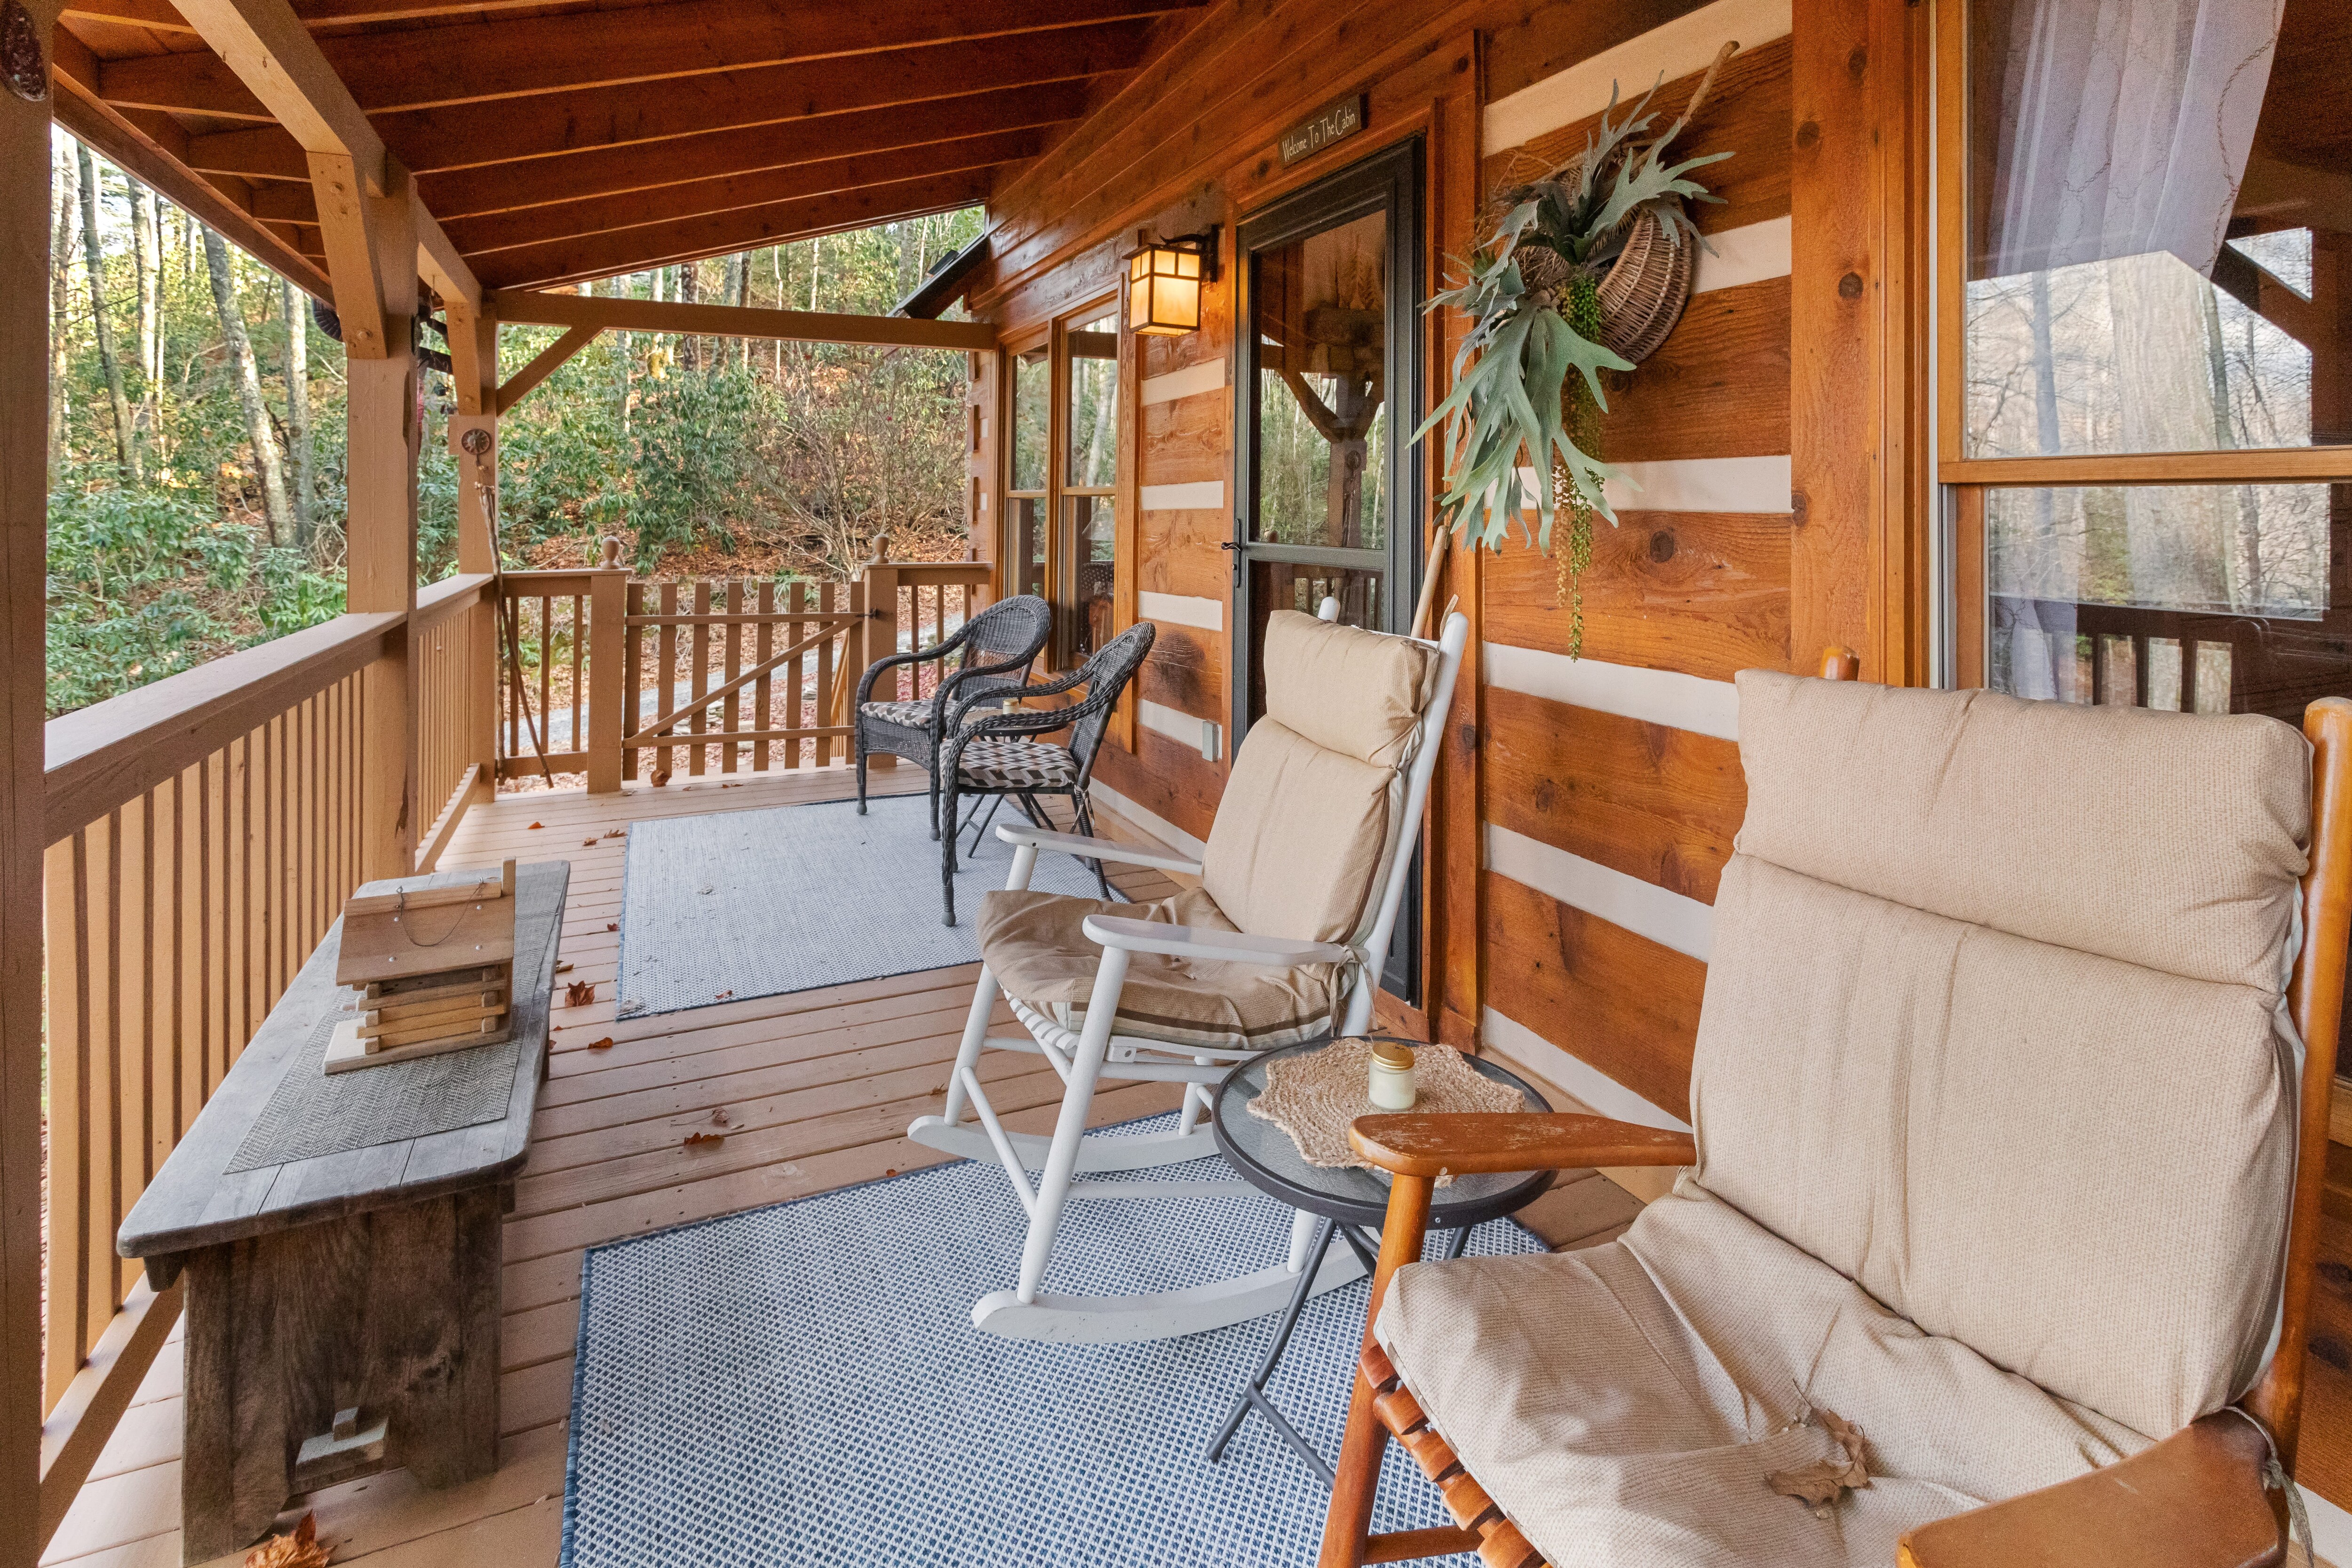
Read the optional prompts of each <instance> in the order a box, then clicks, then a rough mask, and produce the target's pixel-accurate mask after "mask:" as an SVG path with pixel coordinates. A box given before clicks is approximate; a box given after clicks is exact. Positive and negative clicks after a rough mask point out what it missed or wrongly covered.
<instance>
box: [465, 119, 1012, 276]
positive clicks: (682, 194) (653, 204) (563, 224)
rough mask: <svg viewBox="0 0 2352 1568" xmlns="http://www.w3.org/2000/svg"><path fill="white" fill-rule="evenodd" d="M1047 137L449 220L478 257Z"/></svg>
mask: <svg viewBox="0 0 2352 1568" xmlns="http://www.w3.org/2000/svg"><path fill="white" fill-rule="evenodd" d="M1040 142H1041V137H1040V135H1039V133H1038V132H1034V131H1004V132H998V133H996V134H995V135H993V136H972V137H967V138H965V139H964V140H962V141H958V142H930V143H929V144H927V145H925V146H921V147H902V148H900V149H898V151H897V152H895V153H869V154H866V155H864V156H860V157H856V158H833V159H828V160H827V161H825V162H824V163H801V164H796V165H794V166H793V167H792V168H788V169H770V170H767V171H764V172H763V173H761V174H740V175H733V176H730V177H729V178H726V179H719V180H698V181H696V182H694V183H693V184H681V185H664V186H662V187H661V188H659V189H658V190H651V191H632V192H630V193H629V194H628V195H619V196H604V197H600V198H598V199H597V200H594V201H588V202H565V203H563V204H562V205H556V206H544V207H526V208H524V209H522V210H521V211H520V212H510V213H499V214H497V215H495V216H489V217H478V218H463V219H459V220H457V222H455V223H452V224H451V225H450V238H452V239H453V240H455V241H456V242H457V245H458V246H459V247H461V248H462V249H463V250H464V251H465V252H466V254H467V255H468V256H471V257H475V258H481V257H482V255H483V253H485V252H488V253H491V254H496V253H497V252H499V251H501V250H505V249H509V248H512V247H517V246H523V245H539V244H544V243H546V242H547V241H550V240H556V239H563V238H567V237H572V236H577V235H590V234H601V233H606V232H609V231H611V230H613V229H621V228H635V227H640V226H644V225H646V224H650V223H667V222H671V221H674V220H676V219H679V218H690V217H699V216H702V215H703V214H705V213H723V212H733V211H740V209H742V208H745V207H755V206H767V205H774V204H775V203H778V202H788V201H797V200H800V199H803V198H804V197H809V196H821V195H828V194H830V193H833V192H837V191H854V190H856V189H858V188H860V187H862V186H867V185H886V184H898V183H900V182H902V181H907V180H921V179H925V178H928V177H930V176H933V175H940V174H959V173H961V172H962V171H964V170H967V169H987V168H992V167H994V166H995V165H997V164H1000V163H1019V162H1021V161H1023V160H1024V159H1027V158H1034V157H1035V156H1036V155H1037V153H1038V151H1039V145H1040Z"/></svg>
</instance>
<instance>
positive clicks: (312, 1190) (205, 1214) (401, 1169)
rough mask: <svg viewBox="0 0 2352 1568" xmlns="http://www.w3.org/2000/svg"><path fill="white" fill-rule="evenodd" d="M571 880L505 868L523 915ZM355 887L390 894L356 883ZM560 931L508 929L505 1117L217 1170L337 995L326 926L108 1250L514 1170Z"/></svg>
mask: <svg viewBox="0 0 2352 1568" xmlns="http://www.w3.org/2000/svg"><path fill="white" fill-rule="evenodd" d="M571 875H572V869H571V867H570V866H569V865H568V864H567V863H565V862H562V861H550V862H543V863H538V864H526V865H524V866H522V867H520V868H519V869H518V872H517V879H518V881H517V898H518V901H520V902H521V903H522V904H523V905H524V906H525V907H526V908H529V907H530V906H531V905H533V904H536V903H539V902H540V901H541V900H545V899H547V898H549V897H550V896H552V897H553V898H555V899H557V900H561V899H562V897H563V896H564V889H565V888H566V886H567V884H568V883H569V882H570V880H571ZM473 879H474V873H471V872H467V871H447V872H440V873H436V875H434V876H433V877H431V878H429V879H417V881H418V882H420V883H421V884H422V885H425V886H457V885H465V884H467V883H470V882H471V881H472V880H473ZM364 890H369V891H389V890H390V889H389V888H387V887H384V886H383V885H381V884H368V885H367V886H366V889H364ZM560 928H561V921H547V922H545V923H536V922H529V921H527V922H526V924H525V928H524V929H523V930H522V931H520V932H518V937H519V940H520V944H521V946H522V947H523V949H524V951H525V952H527V953H528V954H529V955H530V956H529V957H528V958H527V959H526V960H525V963H524V969H525V973H529V974H530V975H531V976H532V979H531V980H530V982H529V983H527V984H518V986H517V990H518V991H519V992H520V995H519V996H518V997H517V1002H516V1009H515V1015H514V1024H515V1031H516V1034H517V1035H518V1036H519V1037H520V1038H521V1039H522V1040H523V1042H524V1047H523V1052H522V1057H521V1059H520V1062H519V1063H518V1064H517V1067H516V1069H515V1078H514V1089H513V1094H512V1097H511V1099H510V1100H509V1108H508V1111H507V1117H506V1120H505V1121H501V1122H493V1123H488V1124H486V1126H487V1127H488V1128H489V1129H492V1130H494V1131H484V1130H483V1129H481V1128H467V1129H462V1130H460V1131H455V1132H443V1133H436V1134H434V1135H432V1136H430V1137H424V1138H415V1139H408V1140H404V1141H403V1142H398V1143H383V1144H375V1145H372V1146H370V1147H367V1148H362V1149H354V1150H352V1151H350V1152H345V1153H341V1154H326V1155H320V1156H318V1157H316V1158H313V1159H308V1160H300V1161H294V1162H290V1163H285V1164H280V1165H266V1166H262V1167H259V1168H257V1169H255V1170H250V1171H240V1172H236V1173H234V1174H228V1173H226V1171H227V1168H228V1166H229V1164H230V1163H231V1162H232V1161H234V1160H235V1158H236V1153H237V1151H238V1149H239V1147H240V1146H241V1145H242V1144H243V1143H244V1142H245V1137H246V1134H247V1131H249V1130H250V1128H251V1126H252V1124H253V1120H254V1118H255V1117H257V1116H258V1115H259V1114H260V1112H261V1110H262V1108H263V1107H264V1106H266V1105H268V1102H269V1097H270V1094H271V1092H272V1091H273V1090H274V1089H276V1088H277V1086H278V1080H279V1079H281V1078H283V1077H284V1076H285V1075H286V1074H287V1073H288V1072H289V1071H297V1070H308V1063H307V1062H305V1061H302V1060H301V1059H300V1058H301V1056H302V1047H304V1046H305V1045H306V1044H307V1043H308V1042H309V1040H310V1037H311V1032H312V1030H313V1028H314V1026H316V1025H317V1023H318V1020H319V1019H320V1016H322V1015H324V1014H326V1013H328V1012H330V1011H331V1010H332V1009H334V1008H335V1007H337V1006H339V1005H341V1004H342V1003H343V1002H344V1001H345V1000H347V999H348V993H346V992H344V991H343V990H342V988H341V987H339V986H337V985H336V984H334V981H333V974H334V968H335V962H336V950H337V947H338V942H337V941H336V937H337V935H338V934H339V932H340V929H341V928H340V926H338V927H337V928H336V930H334V931H330V932H329V933H328V935H327V937H326V939H325V940H324V941H322V942H320V944H319V948H318V951H317V952H314V953H312V954H311V956H310V962H309V963H305V964H304V965H303V966H302V970H301V973H300V974H299V975H298V976H297V977H296V979H295V982H294V984H292V985H291V986H290V987H289V989H288V990H287V993H286V994H285V995H284V996H282V997H280V998H279V999H278V1005H277V1007H276V1008H274V1009H273V1010H272V1011H271V1013H270V1015H269V1017H268V1021H267V1022H265V1023H264V1024H263V1025H262V1026H261V1029H260V1032H259V1033H257V1035H255V1037H254V1038H253V1042H252V1044H250V1045H248V1046H247V1047H246V1050H245V1054H244V1055H243V1056H241V1057H239V1058H237V1065H236V1068H234V1069H233V1070H231V1072H230V1073H229V1075H228V1078H227V1079H226V1081H224V1082H223V1083H222V1085H221V1087H220V1089H218V1090H217V1091H216V1092H215V1094H214V1096H213V1098H212V1100H210V1101H209V1102H208V1103H207V1104H206V1105H205V1109H204V1111H203V1113H202V1114H200V1115H199V1116H198V1117H197V1118H196V1121H195V1125H194V1126H193V1127H192V1128H190V1129H189V1131H188V1135H187V1137H186V1138H184V1139H183V1140H182V1141H181V1142H180V1146H179V1147H178V1148H177V1149H175V1150H173V1152H172V1157H171V1159H170V1160H168V1161H166V1162H165V1163H164V1165H163V1170H162V1171H161V1172H160V1173H158V1174H157V1176H156V1178H155V1180H154V1181H153V1182H152V1184H149V1186H148V1188H147V1190H146V1192H145V1193H143V1194H141V1196H140V1199H139V1202H138V1204H137V1205H135V1206H133V1207H132V1209H131V1215H130V1217H129V1218H127V1219H125V1220H124V1221H123V1224H122V1230H121V1237H120V1246H121V1248H122V1250H123V1252H124V1254H125V1256H128V1257H137V1258H154V1257H156V1256H158V1255H160V1254H178V1253H184V1252H185V1251H187V1250H189V1249H190V1248H192V1247H206V1246H212V1245H215V1244H217V1243H220V1242H224V1241H233V1240H236V1239H237V1238H238V1237H248V1236H257V1235H260V1234H262V1233H263V1232H265V1231H271V1230H278V1229H283V1228H285V1227H287V1226H297V1225H301V1224H304V1223H306V1222H308V1221H310V1220H317V1219H328V1218H332V1217H335V1216H338V1215H346V1214H356V1213H360V1212H363V1211H365V1210H369V1209H374V1208H382V1207H386V1206H389V1205H394V1204H398V1203H403V1202H407V1201H410V1200H413V1199H415V1198H419V1197H427V1196H434V1195H437V1194H442V1193H446V1192H451V1191H455V1190H457V1189H458V1188H461V1187H466V1186H471V1185H477V1184H481V1183H484V1182H489V1181H495V1180H498V1179H499V1178H500V1177H502V1176H504V1175H506V1174H508V1173H511V1172H512V1171H514V1170H515V1169H517V1168H519V1167H520V1165H521V1163H522V1161H523V1157H524V1154H525V1152H526V1151H527V1148H528V1145H529V1142H530V1115H531V1111H532V1109H533V1108H534V1107H535V1106H536V1105H537V1104H538V1098H539V1084H540V1062H541V1058H542V1057H543V1056H544V1055H545V1049H546V1044H545V1042H546V1039H547V1034H546V1024H547V1016H548V1001H547V997H548V991H549V987H550V986H551V984H552V982H553V978H554V973H555V963H556V951H557V947H558V943H559V934H558V933H559V931H560Z"/></svg>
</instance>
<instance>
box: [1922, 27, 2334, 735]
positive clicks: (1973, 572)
mask: <svg viewBox="0 0 2352 1568" xmlns="http://www.w3.org/2000/svg"><path fill="white" fill-rule="evenodd" d="M2346 9H2347V7H2346V5H2345V4H2344V0H2297V3H2293V4H2287V5H2248V4H2245V3H2244V0H1964V3H1963V4H1958V5H1949V6H1947V7H1945V8H1944V9H1943V11H1942V13H1941V18H1940V21H1939V27H1940V32H1939V37H1938V49H1939V52H1940V54H1941V55H1942V67H1943V75H1942V81H1943V83H1944V90H1943V91H1942V93H1941V94H1940V100H1941V103H1942V106H1943V107H1942V114H1943V116H1944V122H1943V124H1942V126H1941V127H1940V129H1939V135H1940V137H1941V145H1942V149H1943V155H1942V157H1941V159H1940V164H1941V173H1940V176H1939V178H1940V181H1941V184H1940V185H1939V189H1938V192H1937V200H1938V203H1939V205H1941V207H1942V209H1943V215H1944V216H1943V223H1942V226H1941V227H1940V229H1939V234H1940V236H1941V238H1940V241H1939V260H1938V267H1939V273H1940V283H1939V293H1938V311H1939V314H1940V316H1941V318H1942V321H1941V332H1942V339H1941V345H1940V353H1939V361H1940V366H1939V374H1941V375H1942V376H1943V378H1944V379H1943V382H1942V384H1941V387H1940V396H1939V400H1938V403H1937V425H1938V432H1937V435H1938V439H1937V457H1938V473H1939V478H1940V479H1942V480H1943V481H1944V483H1945V484H1946V485H1947V486H1948V487H1949V489H1948V495H1949V497H1950V503H1951V507H1950V510H1951V517H1952V521H1953V527H1952V530H1951V544H1952V557H1951V558H1952V563H1953V568H1954V569H1953V573H1952V582H1953V584H1954V587H1955V596H1956V600H1957V604H1956V614H1955V615H1954V616H1953V617H1952V636H1951V637H1950V640H1949V647H1948V654H1949V657H1950V658H1951V660H1952V665H1951V668H1952V671H1953V675H1954V677H1955V679H1956V680H1957V682H1958V684H1961V685H1978V684H1982V685H1985V686H1990V687H1991V688H1993V689H1997V690H2002V691H2010V692H2013V693H2015V694H2017V695H2019V696H2023V697H2032V698H2038V699H2045V700H2056V701H2070V702H2103V703H2126V704H2134V705H2137V706H2143V707H2151V708H2164V709H2172V710H2191V711H2200V712H2227V711H2239V712H2247V711H2252V712H2267V713H2271V714H2273V715H2275V716H2277V717H2279V718H2282V719H2285V720H2288V721H2299V720H2300V717H2301V711H2302V708H2303V706H2304V704H2305V703H2306V702H2308V701H2310V700H2312V699H2313V698H2315V697H2317V696H2321V695H2324V694H2326V693H2328V692H2337V691H2347V690H2352V594H2347V579H2346V578H2345V576H2344V574H2343V573H2342V571H2341V570H2340V569H2339V568H2338V567H2337V566H2336V562H2337V561H2340V560H2342V559H2344V557H2345V555H2346V552H2347V545H2352V539H2347V527H2352V485H2347V484H2346V483H2344V482H2342V481H2346V480H2352V445H2347V443H2352V356H2347V346H2352V342H2348V341H2352V207H2347V205H2345V204H2344V203H2343V202H2342V201H2341V200H2340V199H2338V197H2337V196H2336V195H2334V194H2332V193H2336V192H2340V191H2341V190H2342V189H2343V188H2344V186H2345V183H2346V181H2347V178H2352V135H2347V132H2346V131H2345V129H2344V128H2345V126H2346V124H2347V112H2346V110H2347V108H2352V105H2347V104H2346V102H2345V100H2346V99H2347V84H2346V82H2345V80H2344V74H2345V73H2344V71H2343V68H2342V66H2343V62H2342V58H2341V52H2342V51H2341V47H2340V46H2341V38H2342V36H2343V33H2344V29H2345V25H2346V17H2345V13H2346Z"/></svg>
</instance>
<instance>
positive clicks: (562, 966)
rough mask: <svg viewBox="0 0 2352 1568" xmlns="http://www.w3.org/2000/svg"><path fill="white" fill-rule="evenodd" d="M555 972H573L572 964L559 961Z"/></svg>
mask: <svg viewBox="0 0 2352 1568" xmlns="http://www.w3.org/2000/svg"><path fill="white" fill-rule="evenodd" d="M555 973H558V974H569V973H572V965H570V964H568V963H559V964H557V965H556V966H555Z"/></svg>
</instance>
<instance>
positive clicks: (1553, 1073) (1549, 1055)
mask: <svg viewBox="0 0 2352 1568" xmlns="http://www.w3.org/2000/svg"><path fill="white" fill-rule="evenodd" d="M1481 1012H1482V1013H1483V1015H1484V1016H1482V1017H1481V1018H1480V1020H1479V1033H1480V1034H1482V1035H1483V1036H1485V1037H1486V1044H1488V1045H1490V1046H1492V1047H1495V1048H1496V1050H1498V1051H1500V1052H1502V1053H1503V1055H1505V1056H1507V1057H1508V1058H1511V1059H1512V1060H1513V1061H1515V1062H1517V1063H1518V1064H1519V1065H1520V1066H1522V1067H1524V1068H1528V1070H1529V1071H1531V1072H1533V1073H1535V1074H1536V1075H1537V1076H1538V1077H1539V1078H1544V1079H1549V1080H1550V1081H1551V1082H1553V1083H1554V1084H1557V1085H1558V1086H1559V1087H1560V1088H1561V1089H1566V1090H1568V1092H1569V1093H1570V1094H1572V1095H1574V1096H1576V1098H1577V1099H1578V1100H1580V1101H1581V1102H1582V1103H1583V1108H1584V1109H1585V1110H1591V1111H1593V1112H1594V1113H1596V1114H1598V1115H1601V1116H1606V1117H1610V1118H1612V1119H1613V1120H1615V1121H1631V1122H1633V1124H1634V1125H1635V1126H1637V1127H1664V1128H1666V1129H1668V1130H1669V1131H1675V1132H1687V1131H1690V1130H1691V1129H1690V1123H1689V1122H1687V1121H1683V1120H1682V1119H1681V1118H1679V1117H1677V1116H1675V1115H1673V1114H1672V1113H1670V1112H1668V1111H1664V1110H1659V1109H1658V1108H1657V1107H1656V1106H1654V1105H1652V1104H1651V1103H1650V1102H1649V1101H1648V1100H1644V1099H1643V1098H1642V1097H1641V1096H1640V1095H1638V1094H1635V1093H1634V1092H1633V1090H1632V1089H1627V1088H1626V1087H1625V1086H1624V1085H1623V1084H1622V1083H1619V1082H1618V1081H1617V1080H1616V1079H1613V1078H1611V1077H1610V1076H1609V1075H1608V1074H1607V1073H1604V1072H1602V1071H1601V1069H1600V1068H1596V1067H1593V1066H1591V1064H1590V1063H1588V1062H1586V1061H1584V1060H1583V1059H1582V1058H1579V1057H1577V1056H1576V1055H1575V1054H1574V1053H1572V1052H1570V1051H1567V1050H1563V1049H1562V1048H1561V1047H1558V1046H1555V1045H1553V1044H1552V1043H1551V1042H1550V1041H1549V1040H1547V1039H1545V1038H1544V1037H1542V1036H1541V1035H1538V1034H1537V1033H1536V1032H1535V1031H1534V1030H1533V1029H1530V1028H1528V1026H1526V1025H1525V1024H1522V1023H1520V1022H1519V1021H1518V1020H1517V1019H1516V1018H1512V1017H1509V1016H1506V1015H1504V1014H1501V1013H1498V1012H1496V1010H1495V1009H1494V1008H1492V1007H1486V1008H1483V1009H1481ZM1555 1109H1558V1110H1569V1109H1570V1107H1568V1106H1559V1107H1556V1108H1555Z"/></svg>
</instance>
